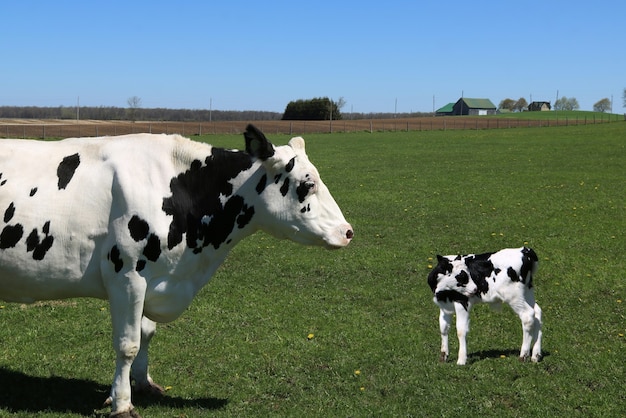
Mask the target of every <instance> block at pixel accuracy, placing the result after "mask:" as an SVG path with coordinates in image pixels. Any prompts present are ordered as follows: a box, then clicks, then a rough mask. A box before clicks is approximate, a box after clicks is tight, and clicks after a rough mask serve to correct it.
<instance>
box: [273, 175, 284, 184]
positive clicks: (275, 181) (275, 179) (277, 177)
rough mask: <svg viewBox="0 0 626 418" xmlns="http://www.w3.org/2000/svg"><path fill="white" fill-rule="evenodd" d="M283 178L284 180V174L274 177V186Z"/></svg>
mask: <svg viewBox="0 0 626 418" xmlns="http://www.w3.org/2000/svg"><path fill="white" fill-rule="evenodd" d="M282 178H283V175H282V173H279V174H276V175H275V176H274V184H278V183H279V182H280V179H282Z"/></svg>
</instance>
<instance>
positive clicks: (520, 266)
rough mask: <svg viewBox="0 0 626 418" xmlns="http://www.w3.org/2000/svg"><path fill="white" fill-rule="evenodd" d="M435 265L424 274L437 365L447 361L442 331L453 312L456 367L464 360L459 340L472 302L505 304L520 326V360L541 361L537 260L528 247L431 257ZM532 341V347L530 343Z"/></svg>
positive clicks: (463, 347) (466, 328) (466, 327)
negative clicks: (433, 312)
mask: <svg viewBox="0 0 626 418" xmlns="http://www.w3.org/2000/svg"><path fill="white" fill-rule="evenodd" d="M437 260H438V264H437V266H436V267H435V268H433V270H432V271H431V272H430V274H429V275H428V285H429V286H430V288H431V289H432V291H433V294H434V298H433V301H434V302H435V303H436V304H437V305H438V306H439V309H440V313H439V327H440V330H441V357H440V360H441V361H446V360H447V358H448V354H449V351H448V330H449V329H450V324H451V322H452V314H453V313H456V328H457V335H458V337H459V358H458V360H457V364H461V365H462V364H465V363H466V361H467V344H466V341H465V337H466V335H467V332H468V331H469V313H470V309H471V308H472V306H473V305H474V304H476V303H481V302H485V303H489V304H491V305H492V307H495V308H500V307H501V306H502V302H505V303H507V304H508V305H509V306H510V307H511V309H513V311H514V312H515V313H516V314H517V315H518V316H519V318H520V319H521V321H522V329H523V331H524V337H523V340H522V348H521V350H520V360H522V361H524V360H526V359H527V358H528V357H530V356H531V353H530V346H531V344H532V347H533V348H532V357H531V360H532V361H533V362H537V361H539V358H540V357H541V326H542V321H541V308H540V307H539V305H538V304H537V303H536V302H535V294H534V291H533V276H534V274H535V272H536V271H537V265H538V258H537V254H536V253H535V251H533V250H532V249H530V248H526V247H522V248H507V249H504V250H500V251H498V252H495V253H485V254H470V255H448V256H441V255H438V256H437ZM533 342H534V343H533Z"/></svg>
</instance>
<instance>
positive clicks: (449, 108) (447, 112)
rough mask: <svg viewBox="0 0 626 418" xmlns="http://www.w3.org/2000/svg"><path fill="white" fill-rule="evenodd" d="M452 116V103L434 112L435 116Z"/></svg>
mask: <svg viewBox="0 0 626 418" xmlns="http://www.w3.org/2000/svg"><path fill="white" fill-rule="evenodd" d="M450 115H454V103H448V104H447V105H445V106H444V107H442V108H439V109H437V110H436V111H435V116H450Z"/></svg>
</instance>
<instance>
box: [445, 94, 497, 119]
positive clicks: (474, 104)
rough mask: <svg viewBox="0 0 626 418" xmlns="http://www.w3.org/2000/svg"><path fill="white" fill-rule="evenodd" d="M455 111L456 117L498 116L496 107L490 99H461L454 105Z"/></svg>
mask: <svg viewBox="0 0 626 418" xmlns="http://www.w3.org/2000/svg"><path fill="white" fill-rule="evenodd" d="M453 109H454V110H453V114H454V115H470V116H483V115H495V114H496V106H495V105H494V104H493V103H491V100H489V99H469V98H467V97H461V98H460V99H459V100H458V101H457V102H456V103H455V104H454V106H453Z"/></svg>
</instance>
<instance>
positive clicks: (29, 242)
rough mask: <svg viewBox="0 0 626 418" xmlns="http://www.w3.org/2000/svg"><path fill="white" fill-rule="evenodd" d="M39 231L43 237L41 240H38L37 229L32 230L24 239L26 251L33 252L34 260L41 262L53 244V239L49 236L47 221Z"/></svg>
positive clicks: (48, 222)
mask: <svg viewBox="0 0 626 418" xmlns="http://www.w3.org/2000/svg"><path fill="white" fill-rule="evenodd" d="M41 230H42V232H43V233H44V235H45V236H44V238H43V239H41V240H40V238H39V232H37V228H35V229H33V230H32V231H31V233H30V234H29V235H28V237H27V238H26V251H27V252H31V251H32V252H33V259H34V260H43V259H44V257H45V256H46V253H47V252H48V250H49V249H50V248H52V244H53V243H54V237H53V236H51V235H50V221H47V222H46V223H45V224H44V225H43V228H41Z"/></svg>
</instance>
